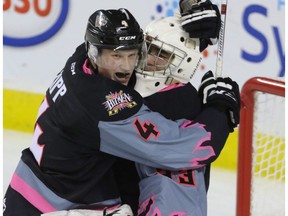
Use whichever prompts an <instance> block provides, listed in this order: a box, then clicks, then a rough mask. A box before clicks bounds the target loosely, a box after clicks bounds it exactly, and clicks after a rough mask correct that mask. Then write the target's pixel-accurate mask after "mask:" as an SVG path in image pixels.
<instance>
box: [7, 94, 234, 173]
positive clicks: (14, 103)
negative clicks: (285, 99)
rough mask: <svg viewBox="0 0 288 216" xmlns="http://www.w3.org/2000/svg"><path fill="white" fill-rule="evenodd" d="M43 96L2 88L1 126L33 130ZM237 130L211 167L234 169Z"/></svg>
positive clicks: (25, 130)
mask: <svg viewBox="0 0 288 216" xmlns="http://www.w3.org/2000/svg"><path fill="white" fill-rule="evenodd" d="M43 98H44V95H43V94H35V93H29V92H23V91H17V90H10V89H4V90H3V127H4V128H5V129H12V130H18V131H23V132H31V133H32V132H33V129H34V123H35V120H36V116H37V112H38V108H39V106H40V104H41V102H42V100H43ZM237 143H238V131H237V130H235V132H234V133H232V134H230V136H229V137H228V140H227V143H226V145H225V147H224V149H223V150H222V152H221V154H220V156H219V157H218V159H217V160H216V161H215V162H213V164H212V167H214V166H215V167H220V168H225V169H230V170H236V167H237V146H238V145H237Z"/></svg>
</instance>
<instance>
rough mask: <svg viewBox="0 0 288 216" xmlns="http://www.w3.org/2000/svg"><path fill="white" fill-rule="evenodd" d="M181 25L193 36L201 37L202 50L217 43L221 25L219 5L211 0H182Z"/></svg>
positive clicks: (180, 5)
mask: <svg viewBox="0 0 288 216" xmlns="http://www.w3.org/2000/svg"><path fill="white" fill-rule="evenodd" d="M179 7H180V13H181V20H182V22H181V25H182V27H183V29H184V30H185V31H186V32H188V33H189V36H190V37H191V38H199V39H200V42H201V43H200V52H202V51H203V50H204V49H205V48H206V47H207V46H208V45H213V44H216V43H217V41H218V38H219V32H220V27H221V15H220V12H219V9H218V7H217V5H215V4H212V3H211V1H210V0H180V2H179Z"/></svg>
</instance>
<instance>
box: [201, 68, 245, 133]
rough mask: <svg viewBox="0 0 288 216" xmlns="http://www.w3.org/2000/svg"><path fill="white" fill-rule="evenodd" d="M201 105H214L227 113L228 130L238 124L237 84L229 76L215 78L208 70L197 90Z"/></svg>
mask: <svg viewBox="0 0 288 216" xmlns="http://www.w3.org/2000/svg"><path fill="white" fill-rule="evenodd" d="M198 94H199V96H200V99H201V100H202V104H203V107H215V108H217V109H220V110H221V111H224V112H226V113H227V116H228V123H229V127H230V132H233V131H234V128H235V127H237V125H238V124H239V117H240V92H239V86H238V84H237V83H236V82H235V81H233V80H232V79H231V78H229V77H226V78H223V77H218V78H215V77H214V75H213V73H212V72H211V71H208V72H207V73H206V74H205V75H204V76H203V78H202V81H201V84H200V88H199V90H198Z"/></svg>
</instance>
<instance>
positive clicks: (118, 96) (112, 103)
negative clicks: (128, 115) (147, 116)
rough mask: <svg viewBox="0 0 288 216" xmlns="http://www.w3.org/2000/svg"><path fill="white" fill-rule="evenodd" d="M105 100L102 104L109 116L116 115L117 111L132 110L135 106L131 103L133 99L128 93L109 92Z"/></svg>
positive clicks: (134, 103)
mask: <svg viewBox="0 0 288 216" xmlns="http://www.w3.org/2000/svg"><path fill="white" fill-rule="evenodd" d="M105 98H106V101H105V102H104V103H103V104H104V106H105V108H106V110H107V111H108V114H109V116H112V115H115V114H118V113H119V111H121V110H123V109H125V108H133V107H134V106H136V105H137V103H136V102H135V101H133V97H132V96H130V95H129V94H128V93H124V92H123V91H122V90H121V91H119V92H115V93H112V92H110V94H109V95H106V96H105Z"/></svg>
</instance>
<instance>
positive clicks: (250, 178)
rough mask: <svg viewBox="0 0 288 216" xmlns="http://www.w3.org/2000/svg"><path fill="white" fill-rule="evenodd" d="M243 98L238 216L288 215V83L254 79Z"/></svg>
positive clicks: (239, 151) (246, 86)
mask: <svg viewBox="0 0 288 216" xmlns="http://www.w3.org/2000/svg"><path fill="white" fill-rule="evenodd" d="M241 100H242V106H241V114H240V125H239V147H238V171H237V204H236V215H237V216H249V215H251V216H258V215H259V216H260V215H261V216H265V215H267V216H268V215H277V216H281V215H284V214H285V212H284V211H285V82H284V81H280V80H274V79H269V78H264V77H255V78H252V79H250V80H248V81H247V82H246V83H245V84H244V86H243V88H242V91H241Z"/></svg>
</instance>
